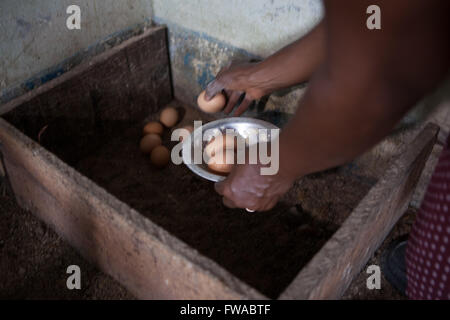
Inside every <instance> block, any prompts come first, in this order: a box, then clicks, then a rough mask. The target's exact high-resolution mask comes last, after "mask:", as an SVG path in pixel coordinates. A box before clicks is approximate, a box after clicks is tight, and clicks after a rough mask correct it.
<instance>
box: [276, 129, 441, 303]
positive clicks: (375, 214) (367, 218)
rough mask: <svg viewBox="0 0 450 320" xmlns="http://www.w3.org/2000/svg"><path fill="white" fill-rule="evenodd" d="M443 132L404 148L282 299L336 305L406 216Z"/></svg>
mask: <svg viewBox="0 0 450 320" xmlns="http://www.w3.org/2000/svg"><path fill="white" fill-rule="evenodd" d="M438 132H439V127H438V126H436V125H434V124H428V125H427V126H426V127H425V128H424V129H423V130H422V131H421V133H420V134H419V135H418V136H417V137H416V138H415V139H414V141H412V143H410V144H408V145H407V146H406V151H405V152H404V153H402V154H401V155H400V157H399V158H397V159H396V160H395V162H394V163H393V164H392V165H391V166H390V167H389V169H388V170H387V171H386V172H385V174H384V175H383V176H382V178H381V179H380V180H379V182H378V183H377V184H376V185H375V186H374V187H373V188H372V189H371V190H370V191H369V193H368V194H367V195H366V196H365V197H364V198H363V200H362V201H361V202H360V204H359V205H358V206H357V207H356V208H355V210H354V211H353V212H352V214H351V215H350V217H349V218H348V219H347V220H346V221H345V222H344V224H343V225H342V227H341V228H339V230H338V231H337V232H336V233H335V234H334V235H333V237H332V238H331V239H330V240H329V241H327V243H326V244H325V245H324V247H323V248H322V249H321V250H320V251H319V252H318V253H317V254H316V255H315V256H314V258H313V259H312V260H311V261H310V262H309V263H308V265H307V266H306V267H305V268H303V269H302V271H301V272H300V273H299V274H298V276H297V277H296V278H295V279H294V281H293V282H292V283H291V284H290V285H289V287H288V288H287V289H286V290H285V291H284V292H283V293H282V294H281V295H280V297H279V298H280V299H337V298H340V297H341V296H342V294H343V293H344V291H345V290H346V289H347V287H348V286H349V284H350V283H351V281H352V280H353V278H354V276H355V275H357V274H358V273H359V272H360V270H361V269H362V268H363V267H364V265H365V264H366V263H367V261H368V260H369V258H370V257H371V256H372V255H373V253H374V251H375V250H376V249H377V248H378V247H379V245H380V244H381V243H382V241H383V240H384V239H385V238H386V236H387V234H388V233H389V232H390V230H391V229H392V227H393V226H394V224H395V223H396V222H397V221H398V219H399V218H400V217H401V216H402V215H403V213H404V212H405V210H406V208H407V206H408V204H409V202H410V199H411V196H412V194H413V192H414V189H415V186H416V184H417V181H418V179H419V177H420V174H421V172H422V169H423V167H424V165H425V162H426V161H427V159H428V156H429V155H430V153H431V150H432V149H433V146H434V144H435V142H436V138H437V134H438Z"/></svg>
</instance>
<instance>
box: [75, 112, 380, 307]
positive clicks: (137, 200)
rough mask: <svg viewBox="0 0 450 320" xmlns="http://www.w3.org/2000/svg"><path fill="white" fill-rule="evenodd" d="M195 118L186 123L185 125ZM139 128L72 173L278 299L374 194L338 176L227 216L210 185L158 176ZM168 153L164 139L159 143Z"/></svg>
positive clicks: (312, 180)
mask: <svg viewBox="0 0 450 320" xmlns="http://www.w3.org/2000/svg"><path fill="white" fill-rule="evenodd" d="M195 116H198V115H192V114H190V115H187V116H186V117H185V119H184V122H183V124H184V123H185V122H186V121H187V119H189V118H191V119H192V118H193V117H195ZM141 130H142V125H139V126H135V127H132V128H130V129H128V130H126V131H125V132H124V133H123V134H122V135H121V136H118V137H116V138H114V139H112V140H111V141H108V143H107V144H106V145H105V146H104V147H103V148H100V149H99V150H98V151H97V152H95V154H92V155H91V156H88V157H86V158H84V159H82V160H81V161H79V162H78V163H77V164H76V165H75V167H76V168H77V169H78V170H79V171H80V172H82V173H83V174H84V175H86V176H87V177H89V178H91V179H92V180H94V181H95V182H96V183H98V184H99V185H100V186H102V187H104V188H106V189H107V190H108V191H109V192H111V193H112V194H113V195H115V196H116V197H117V198H119V199H120V200H122V201H124V202H126V203H127V204H129V205H130V206H131V207H133V208H134V209H136V210H137V211H139V212H141V213H142V214H143V215H145V216H146V217H148V218H149V219H151V220H152V221H153V222H155V223H156V224H158V225H159V226H162V227H163V228H164V229H166V230H167V231H169V232H170V233H171V234H173V235H175V236H176V237H178V238H179V239H181V240H183V241H185V242H186V243H187V244H189V245H190V246H192V247H193V248H195V249H197V250H198V251H200V252H201V253H202V254H204V255H205V256H207V257H209V258H211V259H212V260H214V261H216V262H217V263H219V264H220V265H221V266H223V267H224V268H225V269H227V270H228V271H230V272H231V273H233V274H234V275H235V276H237V277H238V278H239V279H241V280H243V281H245V282H246V283H248V284H250V285H251V286H252V287H254V288H256V289H258V290H259V291H260V292H262V293H264V294H266V295H268V296H269V297H271V298H276V297H277V296H278V295H279V294H280V293H281V292H282V290H283V289H285V288H286V286H287V285H288V284H289V283H290V282H291V281H292V280H293V278H294V277H295V276H296V275H297V273H298V272H299V271H300V269H301V268H302V267H303V266H304V265H305V264H306V263H307V262H308V261H309V260H310V259H311V258H312V256H313V255H314V254H315V253H317V251H318V250H319V249H320V248H321V247H322V245H323V244H324V243H325V242H326V241H327V240H328V239H329V238H330V236H331V235H332V234H333V233H334V232H335V231H336V230H337V228H338V227H339V225H340V224H341V223H342V221H344V220H345V218H346V217H347V216H348V215H349V214H350V213H351V211H352V209H353V208H354V207H355V206H356V204H357V203H358V202H359V201H360V200H361V199H362V197H363V196H364V195H365V194H366V193H367V192H368V190H369V189H370V187H371V186H372V183H373V181H371V182H368V181H367V180H366V179H363V178H361V177H357V176H353V175H351V174H349V173H348V172H347V171H345V170H343V169H334V170H330V171H327V172H325V173H321V174H316V175H311V176H309V177H307V178H305V179H303V180H302V181H301V182H299V183H298V184H297V185H296V186H295V187H294V188H293V190H292V191H291V192H290V193H289V194H288V195H287V196H286V198H285V199H284V201H282V202H281V203H279V204H278V205H277V206H276V207H275V208H274V209H273V210H271V211H269V212H264V213H257V214H249V213H247V212H246V211H244V210H239V209H234V210H233V209H228V208H226V207H224V206H223V204H222V199H221V197H220V196H219V195H217V194H216V193H215V191H214V189H213V184H212V183H211V182H208V181H206V180H204V179H202V178H199V177H197V176H196V175H195V174H193V173H192V172H191V171H190V170H189V169H188V168H187V167H186V166H184V165H178V166H177V165H174V164H170V165H169V166H167V167H166V168H164V169H162V170H158V169H156V168H154V167H152V165H151V164H150V161H149V157H148V156H145V155H142V154H141V153H140V152H139V147H138V143H139V140H140V137H141ZM163 143H164V144H165V145H167V146H173V145H174V143H173V142H170V138H169V133H167V134H166V135H165V137H164V142H163Z"/></svg>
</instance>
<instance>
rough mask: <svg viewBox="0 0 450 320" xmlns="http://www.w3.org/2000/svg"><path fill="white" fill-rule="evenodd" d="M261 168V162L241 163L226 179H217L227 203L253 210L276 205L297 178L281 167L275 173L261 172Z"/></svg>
mask: <svg viewBox="0 0 450 320" xmlns="http://www.w3.org/2000/svg"><path fill="white" fill-rule="evenodd" d="M260 169H261V165H259V164H242V165H240V164H237V165H235V166H234V167H233V170H232V171H231V172H230V174H229V175H228V177H227V178H226V179H225V180H224V181H220V182H217V183H216V184H215V185H214V187H215V189H216V191H217V193H219V194H220V195H222V196H223V204H224V205H225V206H227V207H229V208H246V209H249V210H251V211H267V210H270V209H272V208H273V207H274V206H275V205H276V203H277V202H278V200H279V199H280V198H281V197H282V196H283V195H284V194H285V193H286V192H287V191H288V190H289V189H290V188H291V186H292V184H293V183H294V181H295V178H293V177H292V176H290V175H288V174H286V173H285V172H282V171H281V170H279V171H278V173H277V174H275V175H261V172H260Z"/></svg>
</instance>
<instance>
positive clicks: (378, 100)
mask: <svg viewBox="0 0 450 320" xmlns="http://www.w3.org/2000/svg"><path fill="white" fill-rule="evenodd" d="M350 4H353V5H352V6H349V7H348V8H347V7H346V8H345V9H344V8H343V7H342V6H341V5H340V4H339V3H338V2H333V1H329V2H326V9H327V20H326V23H327V25H326V27H325V29H326V39H327V40H326V41H327V57H326V62H325V63H324V64H323V65H322V66H321V67H320V70H319V71H318V72H316V73H315V74H314V77H313V78H312V80H311V82H310V86H309V88H308V91H307V92H306V94H305V96H304V98H303V99H302V101H301V102H300V105H299V108H298V110H297V112H296V114H295V116H294V118H293V119H292V121H291V122H290V123H289V124H288V126H287V127H286V128H285V129H284V130H283V132H282V133H281V136H280V168H283V169H284V170H286V171H287V172H289V173H290V174H292V175H294V176H296V177H301V176H303V175H305V174H308V173H311V172H316V171H321V170H324V169H328V168H331V167H334V166H338V165H341V164H344V163H346V162H349V161H351V160H352V159H354V158H355V157H356V156H358V155H360V154H362V153H363V152H364V151H366V150H367V149H369V148H370V147H372V146H373V145H374V144H376V143H377V142H378V141H380V140H381V139H382V138H383V137H385V136H386V135H387V134H388V133H389V132H390V131H391V130H392V129H393V127H394V126H395V124H396V123H397V122H398V121H399V120H400V119H401V118H402V116H403V115H404V114H405V113H406V112H407V111H408V110H409V109H410V108H411V107H412V106H413V105H414V104H415V103H416V102H417V101H418V100H419V99H421V98H422V97H423V96H424V95H425V94H427V93H428V92H430V90H432V89H433V88H435V87H436V85H437V84H438V83H439V82H440V81H442V80H443V78H444V77H445V76H446V74H447V72H448V70H449V69H448V68H449V61H448V55H449V53H450V52H449V46H448V41H447V40H446V39H448V30H449V29H448V22H447V20H445V19H441V17H442V16H443V15H444V14H445V12H446V11H445V10H444V9H445V6H447V4H446V2H445V1H442V2H436V3H429V2H423V1H414V2H409V1H395V2H389V1H386V2H383V4H386V5H385V8H389V11H388V10H385V12H386V14H385V15H384V20H383V21H384V22H383V28H384V29H383V31H377V32H372V31H368V30H367V29H366V28H365V24H364V15H361V12H364V9H365V8H364V3H363V2H361V1H359V0H353V1H352V2H351V3H350ZM424 12H426V13H427V14H424ZM417 21H421V24H420V25H417V26H415V24H414V22H416V24H417ZM405 26H408V27H407V28H406V27H405ZM409 26H413V27H409ZM410 33H414V35H415V37H414V41H411V38H410V37H409V34H410Z"/></svg>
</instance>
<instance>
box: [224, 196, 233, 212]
mask: <svg viewBox="0 0 450 320" xmlns="http://www.w3.org/2000/svg"><path fill="white" fill-rule="evenodd" d="M222 202H223V204H224V206H225V207H228V208H230V209H234V208H236V205H235V204H234V202H233V201H231V200H230V199H228V198H227V197H223V198H222Z"/></svg>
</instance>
